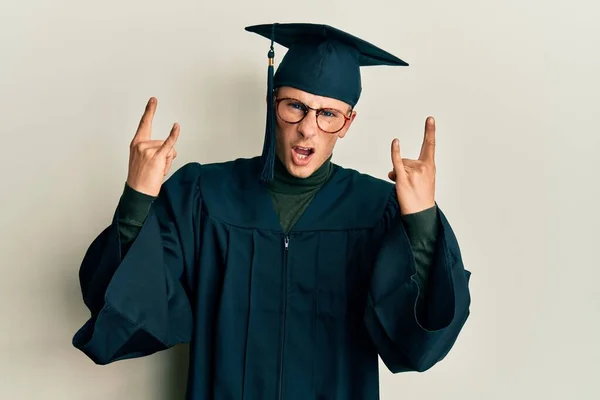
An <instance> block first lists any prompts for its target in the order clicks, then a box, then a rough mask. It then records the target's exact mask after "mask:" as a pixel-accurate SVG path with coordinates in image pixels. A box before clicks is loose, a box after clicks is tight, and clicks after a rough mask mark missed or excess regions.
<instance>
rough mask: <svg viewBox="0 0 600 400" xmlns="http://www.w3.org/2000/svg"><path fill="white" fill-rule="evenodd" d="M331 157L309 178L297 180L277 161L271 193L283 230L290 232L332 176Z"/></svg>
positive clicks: (270, 185)
mask: <svg viewBox="0 0 600 400" xmlns="http://www.w3.org/2000/svg"><path fill="white" fill-rule="evenodd" d="M331 171H332V164H331V157H329V159H328V160H327V161H325V162H324V163H323V165H322V166H321V167H320V168H319V169H317V170H316V171H315V172H313V174H312V175H311V176H309V177H308V178H296V177H295V176H292V175H290V174H289V173H288V171H287V169H286V168H285V166H284V165H283V163H282V162H281V161H280V160H279V158H276V159H275V168H274V178H273V180H272V181H271V182H270V183H269V193H271V197H272V199H273V206H274V207H275V211H276V212H277V216H278V217H279V223H280V224H281V227H282V228H283V230H284V231H285V232H286V233H287V232H289V231H290V230H291V229H292V227H293V226H294V224H295V223H296V222H297V221H298V218H300V216H301V215H302V213H303V212H304V210H306V207H308V205H309V204H310V201H311V200H312V199H313V197H314V195H315V194H316V193H317V192H318V191H319V189H320V188H321V186H323V185H324V184H325V183H326V182H327V181H328V180H329V177H330V176H331Z"/></svg>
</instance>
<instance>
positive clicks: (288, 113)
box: [277, 99, 307, 124]
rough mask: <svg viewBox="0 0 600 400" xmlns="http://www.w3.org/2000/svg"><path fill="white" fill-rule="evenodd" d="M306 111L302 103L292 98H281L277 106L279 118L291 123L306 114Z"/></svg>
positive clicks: (299, 119)
mask: <svg viewBox="0 0 600 400" xmlns="http://www.w3.org/2000/svg"><path fill="white" fill-rule="evenodd" d="M306 111H307V110H306V107H305V106H304V104H302V103H301V102H299V101H297V100H292V99H285V100H282V101H281V102H280V103H279V106H278V107H277V113H278V114H279V118H281V119H282V120H284V121H285V122H289V123H292V124H295V123H296V122H300V121H301V120H302V118H304V116H305V115H306Z"/></svg>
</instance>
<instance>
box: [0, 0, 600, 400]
mask: <svg viewBox="0 0 600 400" xmlns="http://www.w3.org/2000/svg"><path fill="white" fill-rule="evenodd" d="M599 17H600V6H598V3H597V2H594V1H591V0H588V1H584V0H572V1H568V2H567V1H562V2H561V1H556V0H553V1H541V0H539V1H531V0H529V1H517V0H505V1H495V2H491V1H475V0H455V1H442V0H436V1H420V2H416V1H413V2H408V1H391V0H390V1H387V2H384V1H376V0H370V1H366V2H365V1H362V2H354V1H353V2H350V1H348V0H347V1H328V2H324V3H321V2H320V1H317V0H304V1H300V2H298V1H296V2H290V1H280V2H270V1H265V0H260V1H259V0H253V1H241V0H239V1H211V2H209V1H192V0H186V1H175V2H171V1H169V2H167V1H160V2H158V1H148V0H145V1H116V0H105V1H82V0H79V1H75V0H69V1H67V0H63V1H58V0H55V1H33V0H26V1H23V0H21V1H18V2H17V1H14V0H13V1H10V0H2V1H1V2H0V134H1V139H2V141H1V144H2V147H1V152H2V157H0V159H1V166H2V173H3V174H2V186H1V189H0V190H1V196H0V198H1V201H2V207H1V211H0V213H1V215H0V218H1V219H0V220H1V221H2V223H1V229H0V257H1V258H0V268H1V272H2V274H1V275H0V276H1V279H0V296H1V301H0V316H1V320H0V398H2V399H60V400H71V399H77V400H87V399H127V400H133V399H144V400H146V399H149V400H152V399H181V398H183V397H182V396H183V391H184V387H183V386H184V383H185V373H186V368H187V367H186V364H185V361H186V360H185V357H186V348H185V347H181V348H176V349H174V350H171V351H167V352H164V353H161V354H157V355H154V356H151V357H147V358H144V359H139V360H130V361H123V362H118V363H115V364H113V365H110V366H106V367H98V366H95V365H94V364H93V363H92V362H91V361H90V360H88V359H87V358H86V357H85V356H84V355H83V354H82V353H80V352H78V351H77V350H75V349H74V348H73V347H72V346H71V338H72V336H73V334H74V333H75V331H76V330H77V329H78V328H79V327H80V326H81V325H82V324H83V323H84V322H85V320H86V319H87V317H88V312H87V309H86V308H85V306H84V304H83V302H82V301H81V295H80V292H79V284H78V275H77V274H78V268H79V263H80V261H81V259H82V257H83V254H84V252H85V250H86V249H87V246H88V245H89V244H90V242H91V241H92V240H93V239H94V238H95V236H96V235H97V234H98V233H99V232H100V231H101V230H102V229H103V228H104V227H105V226H106V225H107V224H108V223H109V222H110V218H111V216H112V213H113V210H114V207H115V206H116V204H117V202H118V198H119V196H120V194H121V191H122V188H123V184H124V181H125V178H126V173H127V159H128V151H129V149H128V145H129V142H130V140H131V137H132V135H133V133H134V131H135V128H136V125H137V123H138V120H139V117H140V116H141V113H142V111H143V108H144V105H145V103H146V101H147V99H148V98H149V97H150V96H156V97H157V98H158V99H159V106H158V111H157V114H156V118H155V123H154V127H155V129H154V136H153V138H159V139H162V138H165V137H166V136H167V134H168V131H169V128H170V126H171V125H172V123H173V122H175V121H177V122H179V123H180V124H181V127H182V129H181V134H180V139H179V142H178V145H177V149H178V152H179V157H178V158H177V160H176V163H175V164H174V168H179V167H180V166H181V165H183V164H184V163H186V162H189V161H199V162H202V163H208V162H213V161H222V160H228V159H232V158H237V157H251V156H254V155H256V154H258V153H259V152H260V150H261V147H262V136H263V132H264V121H265V101H264V96H265V89H266V87H265V82H266V55H267V51H268V46H269V43H268V41H267V40H266V39H263V38H261V37H259V36H257V35H254V34H251V33H248V32H245V31H244V29H243V28H244V27H245V26H247V25H253V24H260V23H271V22H318V23H327V24H330V25H333V26H336V27H338V28H341V29H343V30H346V31H348V32H350V33H352V34H355V35H357V36H360V37H362V38H364V39H366V40H368V41H371V42H373V43H374V44H376V45H378V46H380V47H382V48H384V49H386V50H388V51H390V52H392V53H394V54H395V55H397V56H398V57H400V58H402V59H404V60H406V61H407V62H408V63H409V64H410V66H409V67H370V68H365V69H363V87H364V90H363V96H362V98H361V100H360V102H359V104H358V106H357V111H358V118H357V120H356V122H355V124H354V125H353V127H352V129H351V130H350V132H349V134H348V136H347V137H346V138H345V139H344V140H342V141H341V142H339V144H338V148H337V149H336V153H335V155H334V161H335V162H337V163H340V164H342V165H344V166H347V167H351V168H356V169H359V170H361V171H363V172H367V173H370V174H373V175H375V176H378V177H381V178H384V179H385V178H386V175H387V172H388V171H389V170H390V168H391V161H390V143H391V141H392V139H393V138H394V137H399V138H400V141H401V145H402V148H403V151H404V154H403V155H404V156H405V157H411V158H414V157H417V156H418V152H419V148H420V145H421V141H422V135H423V126H424V121H425V118H426V117H427V115H433V116H435V117H436V120H437V128H438V129H437V143H438V146H437V168H438V178H437V181H438V186H437V201H438V203H439V204H440V206H441V207H442V209H443V210H444V212H445V213H446V215H447V216H448V218H449V219H450V222H451V223H452V225H453V228H454V229H455V231H456V234H457V236H458V239H459V243H460V244H461V247H462V252H463V257H464V261H465V264H466V267H467V268H468V269H470V270H471V271H472V272H473V276H472V279H471V288H472V296H473V305H472V315H471V318H470V319H469V321H468V323H467V325H466V326H465V328H464V331H463V333H462V335H461V336H460V338H459V340H458V341H457V343H456V345H455V347H454V349H453V350H452V352H451V353H450V354H449V356H448V357H447V358H446V359H445V360H444V361H443V362H441V363H440V364H438V365H437V366H435V367H434V368H433V369H431V370H430V371H428V372H426V373H424V374H416V373H414V374H413V373H410V374H402V375H396V376H393V375H391V374H390V373H389V372H388V371H387V370H386V369H385V367H384V366H383V364H382V369H381V371H382V377H381V391H382V399H384V400H386V399H390V400H391V399H404V400H409V399H418V400H430V399H444V400H451V399H460V400H475V399H477V400H480V399H485V400H487V399H598V398H600V389H599V388H598V378H597V375H598V371H599V369H598V360H599V358H600V345H599V344H598V340H599V338H600V323H599V321H600V319H599V316H600V296H599V295H600V291H599V290H598V284H599V282H598V281H599V279H600V272H599V270H600V261H599V260H598V258H597V257H596V253H595V250H596V249H597V248H598V243H597V241H598V239H599V238H600V235H599V234H598V226H599V225H600V219H599V217H598V213H597V211H596V209H595V208H594V207H595V206H596V204H597V203H598V200H599V190H598V176H597V174H598V172H600V168H599V165H598V164H599V162H598V160H599V159H600V157H599V156H598V150H599V147H600V146H599V144H600V140H599V138H598V137H599V135H600V130H599V129H598V125H597V120H598V114H599V113H598V111H599V109H600V95H599V89H600V84H599V83H600V79H599V78H598V73H599V72H600V51H598V49H599V48H600V24H599V23H598V20H599ZM276 50H277V53H276V54H277V57H278V60H280V59H281V56H282V55H283V54H284V49H283V48H281V47H277V49H276Z"/></svg>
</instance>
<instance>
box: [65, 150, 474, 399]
mask: <svg viewBox="0 0 600 400" xmlns="http://www.w3.org/2000/svg"><path fill="white" fill-rule="evenodd" d="M259 168H260V162H259V158H258V157H256V158H251V159H238V160H234V161H230V162H224V163H215V164H207V165H201V164H198V163H189V164H186V165H185V166H183V167H182V168H180V169H179V170H178V171H176V172H175V173H174V174H173V176H172V177H171V178H169V179H168V180H167V181H166V182H165V183H164V184H163V187H162V189H161V192H160V194H159V196H158V198H157V199H156V200H155V201H154V202H153V203H152V206H151V208H150V210H149V213H148V216H147V218H146V220H145V221H144V225H143V226H142V227H141V230H140V232H139V234H138V236H137V237H136V239H135V240H134V242H133V243H132V244H131V247H130V248H129V249H128V251H127V252H126V253H125V254H121V249H120V242H119V240H120V239H119V232H118V226H117V220H118V218H119V214H118V213H119V211H118V208H117V209H116V210H115V213H114V216H113V220H112V223H111V224H110V225H109V226H108V227H107V228H106V229H105V230H104V231H102V232H101V233H100V234H99V235H98V237H97V238H96V239H95V240H94V241H93V242H92V244H91V245H90V247H89V248H88V250H87V252H86V254H85V256H84V258H83V261H82V264H81V268H80V283H81V290H82V294H83V299H84V302H85V304H86V305H87V307H88V308H89V310H90V312H91V316H90V319H89V320H88V321H87V322H86V323H85V324H84V325H83V326H82V327H81V328H80V329H79V330H78V331H77V332H76V334H75V336H74V337H73V344H74V346H75V347H76V348H78V349H80V350H81V351H82V352H83V353H85V354H86V355H87V356H88V357H89V358H91V359H92V360H93V361H94V362H95V363H97V364H101V365H103V364H108V363H111V362H114V361H117V360H122V359H127V358H133V357H142V356H145V355H149V354H153V353H155V352H157V351H161V350H164V349H168V348H170V347H172V346H174V345H176V344H178V343H190V357H189V360H190V365H189V375H188V382H187V398H188V399H203V400H204V399H214V400H224V399H232V400H233V399H235V400H237V399H240V400H241V399H245V400H271V399H273V400H276V399H278V400H306V399H344V400H346V399H357V400H358V399H360V400H364V399H369V400H370V399H378V398H379V377H378V355H379V356H381V358H382V360H383V361H384V363H385V364H386V366H387V367H388V368H389V369H390V371H392V372H394V373H398V372H404V371H425V370H427V369H429V368H431V367H432V366H433V365H435V364H436V363H437V362H439V361H440V360H442V359H443V358H444V357H445V356H446V354H447V353H448V352H449V351H450V349H451V348H452V346H453V344H454V343H455V341H456V339H457V336H458V335H459V332H460V331H461V329H462V327H463V326H464V324H465V322H466V320H467V318H468V316H469V306H470V301H471V300H470V293H469V287H468V282H469V276H470V272H468V271H467V270H465V268H464V266H463V262H462V259H461V254H460V249H459V245H458V242H457V239H456V237H455V235H454V233H453V231H452V229H451V227H450V225H449V222H448V220H447V219H446V217H445V215H444V214H443V212H442V211H441V209H439V208H438V213H437V215H438V217H437V218H439V221H438V222H439V227H440V228H439V229H440V232H439V235H438V239H437V242H436V252H435V256H434V263H433V265H432V266H431V269H430V272H429V274H430V275H429V279H428V281H427V285H428V287H427V296H426V297H425V298H424V299H423V300H419V296H418V295H419V291H420V290H423V288H419V285H418V283H417V281H416V280H415V273H416V272H415V264H414V262H415V261H414V257H413V255H412V252H411V247H410V242H409V240H408V237H407V234H406V231H405V229H404V227H403V224H402V223H401V219H400V213H399V205H398V202H397V198H396V193H395V188H394V186H393V184H391V183H388V182H385V181H383V180H379V179H375V178H373V177H370V176H368V175H364V174H360V173H358V172H356V171H354V170H351V169H345V168H342V167H340V166H338V165H334V167H333V168H334V170H333V172H332V175H331V178H330V179H329V180H328V181H327V183H325V184H324V185H323V187H322V188H321V189H320V190H319V192H318V193H317V194H316V195H315V197H314V199H313V200H312V202H311V203H310V205H309V206H308V208H307V209H306V211H305V212H304V213H303V214H302V216H301V217H300V219H299V220H298V221H297V223H296V224H295V226H294V228H293V229H292V230H291V231H290V232H289V233H287V234H286V233H285V232H284V231H283V229H282V228H281V225H280V224H279V222H278V218H277V215H276V213H275V210H274V208H273V204H272V201H271V197H270V195H269V192H268V189H267V187H266V186H265V185H264V184H261V183H260V182H259V181H258V180H257V179H256V177H257V174H258V172H259Z"/></svg>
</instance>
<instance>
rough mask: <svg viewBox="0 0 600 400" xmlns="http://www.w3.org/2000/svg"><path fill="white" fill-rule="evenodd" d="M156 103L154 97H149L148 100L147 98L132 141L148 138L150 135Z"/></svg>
mask: <svg viewBox="0 0 600 400" xmlns="http://www.w3.org/2000/svg"><path fill="white" fill-rule="evenodd" d="M157 103H158V101H157V100H156V98H154V97H151V98H150V100H148V103H147V104H146V109H145V110H144V114H143V115H142V118H141V120H140V123H139V125H138V129H137V131H136V132H135V136H134V137H133V141H134V142H137V141H140V140H150V137H151V136H152V119H153V118H154V113H155V112H156V105H157Z"/></svg>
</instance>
